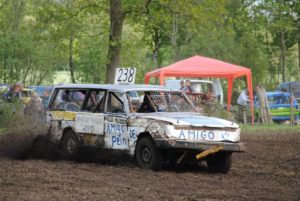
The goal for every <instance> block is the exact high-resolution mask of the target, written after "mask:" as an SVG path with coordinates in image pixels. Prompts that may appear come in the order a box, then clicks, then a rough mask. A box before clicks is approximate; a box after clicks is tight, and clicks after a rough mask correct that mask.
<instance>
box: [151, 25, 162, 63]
mask: <svg viewBox="0 0 300 201" xmlns="http://www.w3.org/2000/svg"><path fill="white" fill-rule="evenodd" d="M152 39H153V42H154V47H153V51H152V53H153V56H152V57H153V62H154V65H155V67H156V68H159V67H160V62H159V49H160V44H161V42H160V41H161V39H160V34H159V30H158V29H157V28H154V33H153V35H152Z"/></svg>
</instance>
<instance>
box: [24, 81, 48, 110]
mask: <svg viewBox="0 0 300 201" xmlns="http://www.w3.org/2000/svg"><path fill="white" fill-rule="evenodd" d="M28 88H30V89H33V90H34V91H35V92H36V93H37V94H38V96H39V97H40V98H41V99H42V103H43V105H44V107H46V106H47V104H48V101H49V97H50V95H51V92H52V89H53V86H29V87H28Z"/></svg>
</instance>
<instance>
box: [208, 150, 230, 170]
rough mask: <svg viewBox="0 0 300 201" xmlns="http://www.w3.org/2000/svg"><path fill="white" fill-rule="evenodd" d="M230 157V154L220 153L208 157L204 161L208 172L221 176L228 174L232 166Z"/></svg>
mask: <svg viewBox="0 0 300 201" xmlns="http://www.w3.org/2000/svg"><path fill="white" fill-rule="evenodd" d="M231 155H232V153H231V152H220V153H216V154H213V155H210V156H208V158H207V160H206V162H207V169H208V171H209V172H217V173H223V174H226V173H228V172H229V171H230V169H231V165H232V158H231Z"/></svg>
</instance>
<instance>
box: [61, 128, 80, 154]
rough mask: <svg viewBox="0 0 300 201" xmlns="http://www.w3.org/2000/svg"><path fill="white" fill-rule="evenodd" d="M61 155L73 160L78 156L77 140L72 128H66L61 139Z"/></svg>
mask: <svg viewBox="0 0 300 201" xmlns="http://www.w3.org/2000/svg"><path fill="white" fill-rule="evenodd" d="M61 146H62V157H63V158H64V159H67V160H74V159H77V157H78V152H79V140H78V138H77V136H76V134H75V133H74V132H73V131H72V130H67V131H66V132H65V133H64V135H63V138H62V141H61Z"/></svg>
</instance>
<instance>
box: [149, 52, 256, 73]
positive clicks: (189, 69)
mask: <svg viewBox="0 0 300 201" xmlns="http://www.w3.org/2000/svg"><path fill="white" fill-rule="evenodd" d="M249 73H251V70H250V69H248V68H245V67H241V66H237V65H234V64H230V63H226V62H223V61H219V60H216V59H212V58H207V57H203V56H199V55H196V56H193V57H190V58H187V59H184V60H181V61H178V62H176V63H174V64H171V65H169V66H166V67H163V68H159V69H156V70H153V71H151V72H148V73H146V77H160V76H161V75H163V76H166V77H172V76H173V77H223V78H237V77H240V76H244V75H247V74H249Z"/></svg>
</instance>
